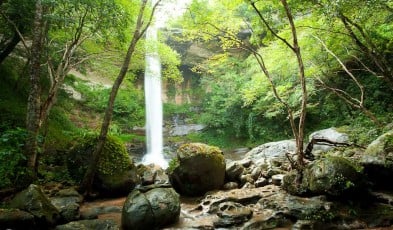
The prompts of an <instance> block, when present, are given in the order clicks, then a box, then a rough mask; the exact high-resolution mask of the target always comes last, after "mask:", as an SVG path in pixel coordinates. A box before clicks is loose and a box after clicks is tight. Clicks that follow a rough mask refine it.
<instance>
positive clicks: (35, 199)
mask: <svg viewBox="0 0 393 230" xmlns="http://www.w3.org/2000/svg"><path fill="white" fill-rule="evenodd" d="M9 206H10V207H11V208H17V209H20V210H23V211H26V212H29V213H31V214H32V215H33V216H34V218H35V220H36V223H37V224H38V226H41V227H49V226H53V225H55V224H56V223H57V221H58V220H59V219H60V213H59V210H58V209H57V208H56V207H55V206H53V205H52V203H51V202H50V201H49V199H48V197H47V196H46V195H45V194H44V192H43V191H42V190H41V188H40V187H39V186H38V185H34V184H31V185H30V186H29V187H28V188H27V189H25V190H23V191H21V192H20V193H18V194H16V196H15V197H14V198H13V199H12V200H11V201H10V204H9Z"/></svg>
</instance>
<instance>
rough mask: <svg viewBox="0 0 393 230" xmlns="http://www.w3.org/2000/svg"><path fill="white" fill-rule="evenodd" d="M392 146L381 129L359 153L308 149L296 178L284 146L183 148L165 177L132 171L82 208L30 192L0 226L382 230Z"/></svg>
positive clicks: (63, 196) (54, 191)
mask: <svg viewBox="0 0 393 230" xmlns="http://www.w3.org/2000/svg"><path fill="white" fill-rule="evenodd" d="M326 133H328V134H329V136H328V137H326V136H324V135H327V134H326ZM332 133H333V135H332ZM313 135H318V137H321V136H324V137H326V138H329V140H331V141H338V140H339V141H340V142H344V141H348V139H347V137H346V136H345V134H341V133H339V132H337V131H335V130H322V131H320V132H318V133H315V134H313ZM392 140H393V132H392V131H390V132H387V133H385V134H384V135H382V136H380V137H378V138H377V139H376V140H375V141H373V142H372V143H370V145H369V146H368V147H367V148H366V149H361V148H334V147H332V146H329V148H327V149H326V148H325V147H326V146H321V148H319V147H316V148H315V149H314V150H315V151H314V152H313V154H314V155H315V158H316V159H315V160H313V161H310V162H308V163H307V165H306V166H305V168H304V169H303V170H302V171H301V172H299V171H296V170H293V169H292V168H291V164H290V163H289V162H288V153H291V152H294V148H295V144H294V141H293V140H286V141H279V142H272V143H266V144H264V145H261V146H258V147H256V148H254V149H252V150H251V151H249V152H247V153H246V154H245V155H244V156H243V157H242V158H240V159H236V160H230V159H227V156H226V155H225V154H223V153H222V152H221V151H220V149H218V148H216V147H212V146H208V145H205V144H201V143H189V144H186V145H183V146H181V147H180V148H179V150H178V152H177V155H176V158H175V160H174V161H173V162H172V163H171V164H170V165H171V166H170V168H169V169H168V170H166V172H164V171H163V170H162V169H161V168H159V167H156V166H154V165H150V166H137V167H136V168H137V172H138V180H137V181H138V185H137V186H136V187H135V188H133V189H132V190H131V191H130V192H129V194H128V196H127V197H126V198H124V197H123V198H111V199H103V198H100V199H97V200H95V201H89V202H86V201H83V197H82V196H81V195H80V194H78V192H77V191H76V190H75V189H74V188H72V187H71V188H70V187H67V186H63V185H59V186H53V185H44V186H37V185H30V186H29V188H27V189H26V190H24V191H22V192H21V193H19V194H17V195H15V196H14V197H13V198H12V199H10V200H8V201H7V202H6V204H4V205H3V207H6V208H3V209H0V226H1V227H0V229H8V228H9V229H60V230H61V229H121V228H122V227H123V229H392V228H393V190H392V183H391V178H392V176H393V167H392V165H393V157H392V149H393V141H392ZM289 157H295V156H291V155H290V156H289ZM299 177H301V180H299ZM105 194H108V193H107V192H106V193H105ZM125 195H126V194H125Z"/></svg>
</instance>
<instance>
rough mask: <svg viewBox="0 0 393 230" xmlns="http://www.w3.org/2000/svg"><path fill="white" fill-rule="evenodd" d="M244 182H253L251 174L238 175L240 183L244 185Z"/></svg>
mask: <svg viewBox="0 0 393 230" xmlns="http://www.w3.org/2000/svg"><path fill="white" fill-rule="evenodd" d="M246 183H249V184H254V179H253V178H252V176H251V174H246V175H242V176H241V177H240V184H241V185H244V184H246Z"/></svg>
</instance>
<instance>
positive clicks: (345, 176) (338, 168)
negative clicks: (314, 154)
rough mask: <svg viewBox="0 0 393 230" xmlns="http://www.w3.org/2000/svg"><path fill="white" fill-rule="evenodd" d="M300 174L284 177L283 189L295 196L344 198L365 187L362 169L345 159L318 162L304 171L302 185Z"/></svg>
mask: <svg viewBox="0 0 393 230" xmlns="http://www.w3.org/2000/svg"><path fill="white" fill-rule="evenodd" d="M298 176H299V175H298V172H297V171H292V172H291V173H289V174H287V175H286V176H284V179H283V188H284V189H285V190H287V191H288V192H289V193H291V194H293V195H305V194H310V193H311V194H314V195H331V196H343V195H348V194H350V193H351V192H355V191H357V192H359V191H361V189H362V186H363V185H364V180H363V179H364V176H363V174H362V168H361V167H360V166H357V165H356V164H355V163H352V162H351V161H349V160H347V159H346V158H343V157H333V156H331V157H327V158H323V159H319V160H316V161H314V162H312V163H311V164H309V165H307V167H306V168H305V169H304V170H303V174H302V176H301V178H302V180H301V183H300V184H299V183H298V181H297V180H298Z"/></svg>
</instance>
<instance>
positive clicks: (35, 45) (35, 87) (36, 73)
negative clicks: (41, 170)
mask: <svg viewBox="0 0 393 230" xmlns="http://www.w3.org/2000/svg"><path fill="white" fill-rule="evenodd" d="M42 16H43V11H42V3H41V0H37V1H36V4H35V18H34V24H33V30H32V31H33V41H32V45H31V58H30V69H29V75H30V91H29V96H28V101H27V114H26V130H27V134H28V136H27V140H26V144H25V155H26V157H27V161H28V162H27V167H28V168H29V169H30V170H31V171H32V172H33V176H34V177H35V172H36V164H37V137H38V132H39V128H40V125H39V123H40V122H39V117H40V104H41V98H40V95H41V87H40V74H41V66H40V65H41V63H40V61H41V60H40V59H41V54H42V39H43V34H42V26H43V22H42Z"/></svg>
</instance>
